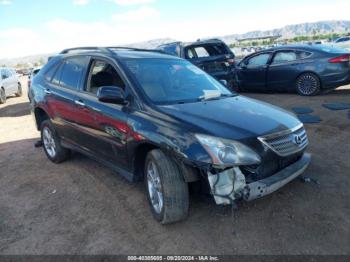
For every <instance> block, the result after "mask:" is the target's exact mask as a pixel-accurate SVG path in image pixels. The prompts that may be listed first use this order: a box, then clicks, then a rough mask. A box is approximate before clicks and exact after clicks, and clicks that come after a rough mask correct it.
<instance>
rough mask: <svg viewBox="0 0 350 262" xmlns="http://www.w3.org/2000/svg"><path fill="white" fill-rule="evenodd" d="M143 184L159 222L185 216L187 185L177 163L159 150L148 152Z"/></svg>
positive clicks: (171, 221)
mask: <svg viewBox="0 0 350 262" xmlns="http://www.w3.org/2000/svg"><path fill="white" fill-rule="evenodd" d="M144 173H145V184H146V188H147V193H148V194H147V195H148V201H149V204H150V207H151V210H152V213H153V216H154V218H155V219H156V220H157V221H158V222H160V223H161V224H169V223H174V222H178V221H180V220H183V219H185V218H187V216H188V208H189V193H188V185H187V183H186V182H185V181H184V179H183V177H182V175H181V172H180V170H179V168H178V166H177V164H176V163H175V162H174V161H173V160H172V159H171V158H169V157H168V156H167V155H165V154H164V153H163V152H162V151H161V150H158V149H157V150H153V151H151V152H150V153H148V155H147V158H146V163H145V171H144Z"/></svg>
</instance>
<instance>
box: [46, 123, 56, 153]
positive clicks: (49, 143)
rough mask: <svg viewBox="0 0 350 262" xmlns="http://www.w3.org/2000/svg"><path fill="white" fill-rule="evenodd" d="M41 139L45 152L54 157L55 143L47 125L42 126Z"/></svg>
mask: <svg viewBox="0 0 350 262" xmlns="http://www.w3.org/2000/svg"><path fill="white" fill-rule="evenodd" d="M43 140H44V141H43V142H44V147H45V150H46V152H47V154H48V155H49V156H50V157H52V158H54V157H55V156H56V143H55V140H54V139H53V136H52V132H51V130H50V129H49V128H47V127H44V130H43Z"/></svg>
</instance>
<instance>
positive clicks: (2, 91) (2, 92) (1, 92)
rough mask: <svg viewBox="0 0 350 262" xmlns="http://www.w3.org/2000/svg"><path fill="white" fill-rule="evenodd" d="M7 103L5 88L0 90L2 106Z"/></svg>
mask: <svg viewBox="0 0 350 262" xmlns="http://www.w3.org/2000/svg"><path fill="white" fill-rule="evenodd" d="M5 103H6V93H5V90H4V88H0V104H5Z"/></svg>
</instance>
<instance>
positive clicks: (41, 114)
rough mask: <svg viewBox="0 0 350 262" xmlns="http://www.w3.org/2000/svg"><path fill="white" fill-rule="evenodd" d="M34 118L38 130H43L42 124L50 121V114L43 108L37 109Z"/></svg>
mask: <svg viewBox="0 0 350 262" xmlns="http://www.w3.org/2000/svg"><path fill="white" fill-rule="evenodd" d="M34 116H35V122H36V127H37V129H38V130H40V128H41V124H42V123H43V122H44V121H45V120H48V119H50V116H49V114H48V113H47V112H46V111H45V110H44V109H42V108H41V107H36V108H35V109H34Z"/></svg>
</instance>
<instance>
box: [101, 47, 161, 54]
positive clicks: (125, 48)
mask: <svg viewBox="0 0 350 262" xmlns="http://www.w3.org/2000/svg"><path fill="white" fill-rule="evenodd" d="M106 48H107V49H109V50H111V49H124V50H130V51H139V52H157V53H162V54H165V53H164V51H162V50H158V49H144V48H135V47H127V46H108V47H106Z"/></svg>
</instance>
